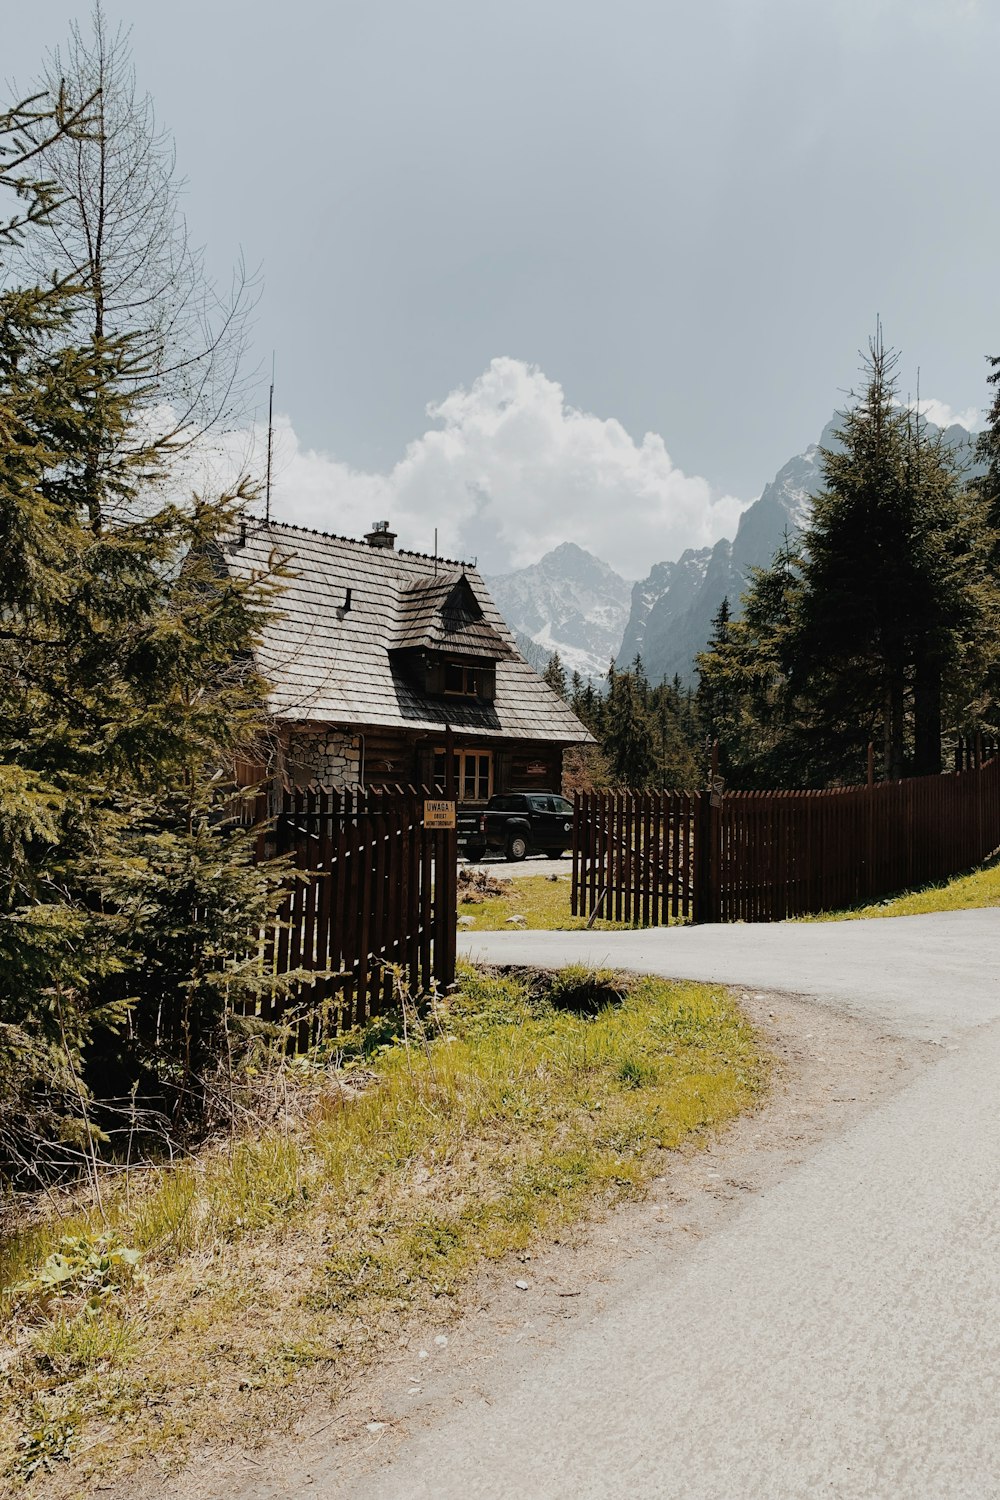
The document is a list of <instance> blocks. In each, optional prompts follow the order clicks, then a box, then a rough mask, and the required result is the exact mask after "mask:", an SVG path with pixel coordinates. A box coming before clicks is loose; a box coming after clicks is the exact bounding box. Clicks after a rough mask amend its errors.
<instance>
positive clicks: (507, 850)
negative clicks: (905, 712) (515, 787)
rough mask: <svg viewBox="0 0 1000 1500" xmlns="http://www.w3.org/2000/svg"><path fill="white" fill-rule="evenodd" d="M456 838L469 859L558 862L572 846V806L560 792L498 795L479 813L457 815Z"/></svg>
mask: <svg viewBox="0 0 1000 1500" xmlns="http://www.w3.org/2000/svg"><path fill="white" fill-rule="evenodd" d="M458 836H459V841H460V843H461V844H462V845H463V846H464V849H465V854H466V858H468V859H482V857H483V855H484V854H487V853H492V854H506V856H507V858H508V859H524V857H525V855H528V854H547V855H548V857H549V859H558V858H559V856H560V855H561V854H564V853H565V852H566V850H567V849H568V848H569V847H570V845H571V844H572V842H573V804H572V802H567V800H566V798H565V797H563V796H562V795H561V794H560V793H559V792H501V793H499V794H498V795H497V796H495V797H491V798H490V800H489V802H488V803H487V804H486V807H485V809H484V810H483V811H482V812H474V811H471V810H470V811H469V812H464V813H460V814H459V817H458Z"/></svg>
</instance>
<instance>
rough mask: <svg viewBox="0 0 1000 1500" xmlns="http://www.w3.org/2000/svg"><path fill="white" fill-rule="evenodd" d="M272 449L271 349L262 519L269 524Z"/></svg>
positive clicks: (272, 383)
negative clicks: (265, 473)
mask: <svg viewBox="0 0 1000 1500" xmlns="http://www.w3.org/2000/svg"><path fill="white" fill-rule="evenodd" d="M273 449H274V351H273V350H272V351H271V390H270V394H269V395H268V398H267V480H266V482H265V485H264V520H265V523H266V524H267V525H268V526H270V524H271V454H272V452H273Z"/></svg>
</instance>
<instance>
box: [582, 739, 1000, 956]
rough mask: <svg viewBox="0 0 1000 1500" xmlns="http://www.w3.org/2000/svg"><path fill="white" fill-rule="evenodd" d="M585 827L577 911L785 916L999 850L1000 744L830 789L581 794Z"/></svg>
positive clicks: (928, 877) (932, 877) (834, 906)
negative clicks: (945, 768)
mask: <svg viewBox="0 0 1000 1500" xmlns="http://www.w3.org/2000/svg"><path fill="white" fill-rule="evenodd" d="M977 759H978V757H977ZM651 807H653V808H656V809H658V810H659V811H658V813H657V814H654V815H653V817H652V820H651V821H650V808H651ZM675 810H676V811H675ZM574 829H575V832H574V842H575V854H574V866H573V897H572V900H573V911H574V914H578V915H584V916H587V915H589V916H597V915H603V916H606V917H609V918H613V919H614V920H616V921H624V922H633V923H635V924H637V925H643V926H645V925H657V924H661V923H664V922H667V921H679V920H680V921H683V920H684V919H685V918H687V917H690V919H691V920H692V921H695V922H773V921H781V920H783V919H784V918H786V917H793V916H801V915H804V914H806V913H809V912H821V911H837V910H840V909H842V908H847V907H851V906H858V905H862V904H864V903H867V902H871V901H877V900H880V899H882V898H883V897H885V896H890V895H893V894H895V893H896V892H898V891H901V890H907V889H911V888H913V887H916V886H920V885H926V884H929V883H931V882H933V881H936V880H946V879H948V878H949V877H950V876H952V875H955V874H958V873H959V872H960V871H962V870H966V869H970V868H972V867H973V866H975V865H977V864H979V863H981V862H982V861H983V860H985V859H988V858H990V856H991V855H993V854H995V853H997V852H998V850H1000V757H997V756H994V758H993V759H992V760H989V761H982V762H980V764H978V765H975V766H973V767H972V768H970V769H967V770H962V771H955V772H951V773H949V774H947V775H943V776H923V777H916V778H912V779H910V780H906V781H896V782H880V783H877V784H876V785H874V786H870V787H844V788H835V789H833V790H830V791H817V792H803V791H798V792H728V793H722V792H721V791H720V790H715V791H711V792H698V793H695V794H693V795H687V794H683V793H678V792H673V793H657V794H655V795H652V796H651V795H648V794H631V793H617V794H591V795H588V794H582V795H578V796H577V799H576V810H575V823H574Z"/></svg>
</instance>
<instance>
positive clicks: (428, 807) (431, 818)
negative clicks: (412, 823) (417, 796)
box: [424, 801, 455, 828]
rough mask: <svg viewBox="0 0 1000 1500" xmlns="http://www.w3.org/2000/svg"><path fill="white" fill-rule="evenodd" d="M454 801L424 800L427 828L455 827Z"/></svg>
mask: <svg viewBox="0 0 1000 1500" xmlns="http://www.w3.org/2000/svg"><path fill="white" fill-rule="evenodd" d="M454 826H455V804H454V802H430V801H425V802H424V827H425V828H454Z"/></svg>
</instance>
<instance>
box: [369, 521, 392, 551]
mask: <svg viewBox="0 0 1000 1500" xmlns="http://www.w3.org/2000/svg"><path fill="white" fill-rule="evenodd" d="M365 541H366V542H367V543H368V545H369V547H382V548H385V549H387V550H388V551H389V552H391V551H392V549H393V548H394V547H395V545H396V533H395V532H394V531H390V530H389V522H388V521H373V522H372V529H371V531H369V532H368V533H367V534H366V536H365Z"/></svg>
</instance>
